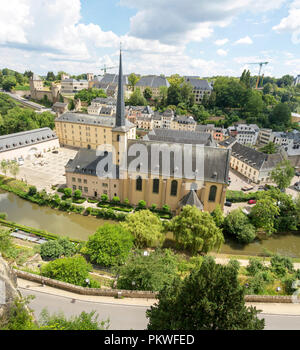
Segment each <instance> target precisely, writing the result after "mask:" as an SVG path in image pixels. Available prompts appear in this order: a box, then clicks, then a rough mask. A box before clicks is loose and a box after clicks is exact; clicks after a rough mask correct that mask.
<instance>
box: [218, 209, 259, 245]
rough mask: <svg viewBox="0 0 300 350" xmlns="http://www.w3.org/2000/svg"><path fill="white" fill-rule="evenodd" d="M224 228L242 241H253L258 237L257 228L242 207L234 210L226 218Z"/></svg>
mask: <svg viewBox="0 0 300 350" xmlns="http://www.w3.org/2000/svg"><path fill="white" fill-rule="evenodd" d="M224 230H225V231H226V232H227V233H228V234H230V235H232V236H234V237H235V238H236V239H237V240H238V241H239V242H241V243H251V242H253V241H254V239H255V237H256V229H255V227H254V226H253V225H252V224H251V222H250V219H249V218H248V216H247V215H246V214H244V213H243V212H242V210H241V209H235V210H232V211H231V212H230V213H229V214H228V215H227V216H226V218H225V220H224Z"/></svg>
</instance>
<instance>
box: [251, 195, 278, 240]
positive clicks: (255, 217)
mask: <svg viewBox="0 0 300 350" xmlns="http://www.w3.org/2000/svg"><path fill="white" fill-rule="evenodd" d="M279 213H280V212H279V208H278V206H277V205H276V204H275V203H274V200H272V199H270V198H265V199H260V200H259V201H257V203H256V205H255V206H254V207H253V208H252V210H251V213H250V218H251V222H252V223H253V225H254V226H255V227H256V228H258V229H263V230H264V231H265V232H266V234H267V235H268V236H270V235H271V234H272V233H274V232H275V231H276V229H275V227H274V224H275V217H276V216H277V215H279Z"/></svg>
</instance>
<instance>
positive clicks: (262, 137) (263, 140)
mask: <svg viewBox="0 0 300 350" xmlns="http://www.w3.org/2000/svg"><path fill="white" fill-rule="evenodd" d="M273 141H274V134H273V131H272V129H260V130H259V133H258V139H257V142H258V143H259V144H263V145H266V144H268V143H269V142H273Z"/></svg>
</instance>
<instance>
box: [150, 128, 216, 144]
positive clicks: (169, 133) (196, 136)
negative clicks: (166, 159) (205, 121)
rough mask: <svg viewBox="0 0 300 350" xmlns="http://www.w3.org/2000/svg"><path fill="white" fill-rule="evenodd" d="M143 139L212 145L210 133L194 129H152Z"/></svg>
mask: <svg viewBox="0 0 300 350" xmlns="http://www.w3.org/2000/svg"><path fill="white" fill-rule="evenodd" d="M143 140H144V141H158V142H175V143H186V144H201V145H205V146H214V145H215V142H214V140H213V139H212V136H211V134H208V133H201V132H195V131H185V130H172V129H153V130H152V131H150V132H149V133H148V134H147V135H146V136H144V138H143Z"/></svg>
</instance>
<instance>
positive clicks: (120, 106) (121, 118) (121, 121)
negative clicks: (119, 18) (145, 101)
mask: <svg viewBox="0 0 300 350" xmlns="http://www.w3.org/2000/svg"><path fill="white" fill-rule="evenodd" d="M122 126H125V100H124V85H123V68H122V50H121V48H120V65H119V81H118V99H117V113H116V128H119V127H122Z"/></svg>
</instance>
